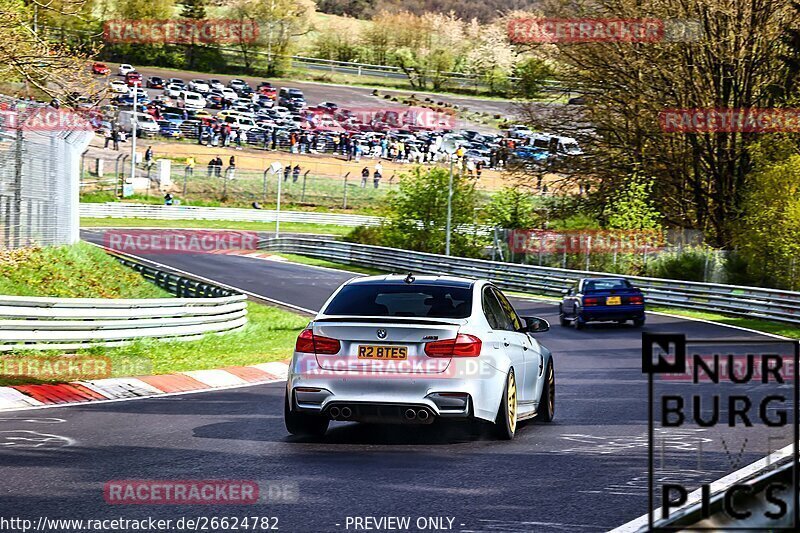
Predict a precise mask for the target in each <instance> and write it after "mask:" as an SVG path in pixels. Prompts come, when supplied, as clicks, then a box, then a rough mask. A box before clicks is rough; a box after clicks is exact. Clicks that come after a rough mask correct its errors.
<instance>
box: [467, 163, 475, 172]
mask: <svg viewBox="0 0 800 533" xmlns="http://www.w3.org/2000/svg"><path fill="white" fill-rule="evenodd" d="M474 173H475V162H474V161H473V160H472V159H467V174H468V175H469V176H472V175H473V174H474Z"/></svg>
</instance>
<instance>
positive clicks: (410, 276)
mask: <svg viewBox="0 0 800 533" xmlns="http://www.w3.org/2000/svg"><path fill="white" fill-rule="evenodd" d="M415 279H416V278H415V277H414V273H413V272H409V273H408V276H406V279H404V280H403V281H405V282H406V283H414V280H415Z"/></svg>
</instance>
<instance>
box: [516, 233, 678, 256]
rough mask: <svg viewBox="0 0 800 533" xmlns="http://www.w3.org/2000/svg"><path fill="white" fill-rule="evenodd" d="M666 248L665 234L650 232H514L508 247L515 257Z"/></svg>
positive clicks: (625, 251)
mask: <svg viewBox="0 0 800 533" xmlns="http://www.w3.org/2000/svg"><path fill="white" fill-rule="evenodd" d="M664 245H665V235H664V233H663V232H660V231H647V230H589V231H586V230H581V231H577V230H575V231H550V230H512V231H511V232H509V234H508V246H509V248H510V249H511V251H512V252H514V253H516V254H535V253H560V254H563V253H570V254H572V253H581V254H586V253H589V254H609V253H645V252H657V251H660V250H662V249H663V247H664Z"/></svg>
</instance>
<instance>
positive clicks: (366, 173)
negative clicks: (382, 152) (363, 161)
mask: <svg viewBox="0 0 800 533" xmlns="http://www.w3.org/2000/svg"><path fill="white" fill-rule="evenodd" d="M368 179H369V169H368V168H367V167H364V168H362V169H361V188H362V189H363V188H365V187H366V186H367V180H368Z"/></svg>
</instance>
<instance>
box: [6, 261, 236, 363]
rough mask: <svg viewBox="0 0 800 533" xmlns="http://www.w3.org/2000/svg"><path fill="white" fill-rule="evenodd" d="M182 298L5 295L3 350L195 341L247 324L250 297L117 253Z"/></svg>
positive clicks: (148, 277) (63, 348) (132, 265)
mask: <svg viewBox="0 0 800 533" xmlns="http://www.w3.org/2000/svg"><path fill="white" fill-rule="evenodd" d="M113 255H115V257H117V259H118V260H119V261H120V262H122V263H123V264H125V265H127V266H129V267H132V268H134V269H135V270H137V271H139V272H140V273H141V274H142V275H143V276H144V277H145V278H147V279H149V280H151V281H153V282H154V283H156V284H157V285H159V286H160V287H162V288H164V289H166V290H168V291H169V292H172V293H173V294H176V295H178V296H180V297H179V298H149V299H136V300H123V299H105V298H40V297H27V296H0V351H9V350H21V349H26V350H44V349H59V350H73V349H78V348H85V347H90V346H98V345H100V346H117V345H121V344H125V343H127V342H130V341H133V340H136V339H144V338H171V339H180V340H191V339H195V338H199V337H201V336H203V335H205V334H208V333H221V332H225V331H231V330H234V329H237V328H240V327H242V326H244V325H245V324H246V323H247V307H246V305H247V303H246V299H247V297H246V296H245V295H244V294H238V293H236V292H233V291H230V290H227V289H224V288H221V287H216V286H214V285H211V284H208V283H202V282H198V281H195V280H191V279H188V278H184V277H182V276H178V275H176V274H171V273H168V272H163V271H160V270H158V269H155V268H152V267H149V266H146V265H143V264H140V263H138V262H136V261H134V260H132V259H130V258H126V257H124V256H122V255H120V254H113Z"/></svg>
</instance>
